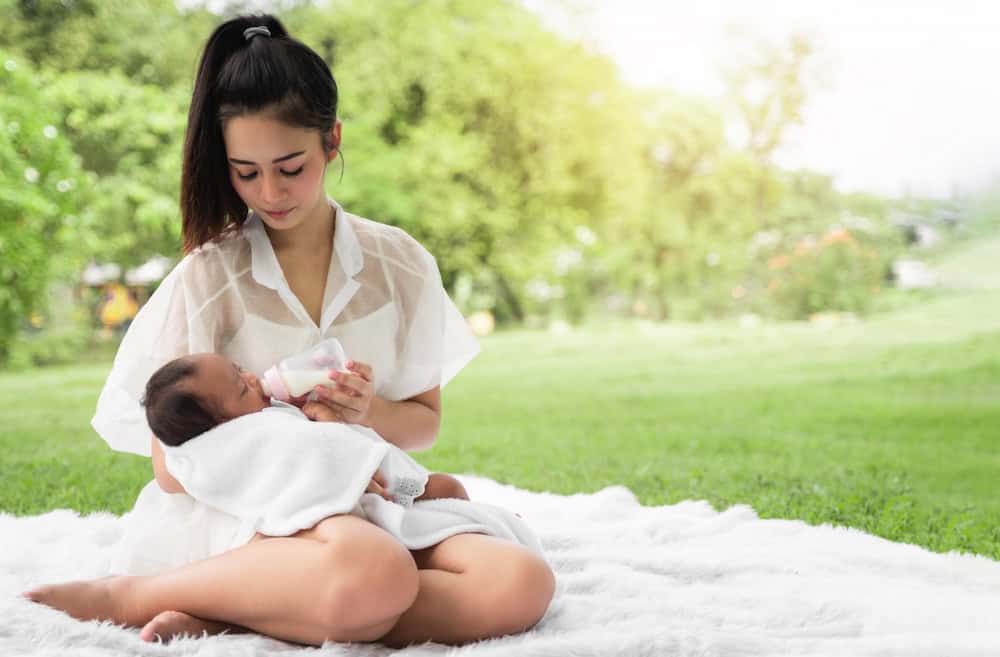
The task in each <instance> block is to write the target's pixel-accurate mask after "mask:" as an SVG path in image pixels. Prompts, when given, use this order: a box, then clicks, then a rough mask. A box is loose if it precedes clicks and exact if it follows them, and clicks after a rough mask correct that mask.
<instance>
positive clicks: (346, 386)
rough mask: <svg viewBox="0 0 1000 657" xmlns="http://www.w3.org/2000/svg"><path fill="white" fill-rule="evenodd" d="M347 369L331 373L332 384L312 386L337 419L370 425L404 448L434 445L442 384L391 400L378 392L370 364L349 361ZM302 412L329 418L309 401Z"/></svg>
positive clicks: (319, 399) (310, 416)
mask: <svg viewBox="0 0 1000 657" xmlns="http://www.w3.org/2000/svg"><path fill="white" fill-rule="evenodd" d="M347 369H348V371H346V372H338V371H334V372H330V380H331V381H332V382H333V384H332V385H329V386H323V385H319V386H316V387H315V388H313V391H314V392H315V393H316V401H317V402H319V403H321V404H323V405H325V406H327V407H328V408H329V409H330V410H331V411H333V413H334V415H335V418H334V421H337V422H347V423H351V424H362V425H364V426H366V427H371V428H372V429H374V430H375V431H376V432H377V433H378V434H379V435H380V436H382V437H383V438H385V439H386V440H388V441H389V442H390V443H392V444H393V445H395V446H396V447H399V448H400V449H404V450H420V449H427V448H428V447H430V446H431V445H433V444H434V439H435V438H437V434H438V429H439V428H440V427H441V386H435V387H433V388H431V389H430V390H427V391H425V392H422V393H420V394H419V395H414V396H413V397H410V398H409V399H403V400H400V401H389V400H388V399H383V398H382V397H379V396H378V395H376V394H375V386H374V384H373V383H372V381H374V376H373V374H372V368H371V366H370V365H368V364H367V363H360V362H358V361H348V362H347ZM302 412H304V413H305V414H306V416H307V417H309V419H311V420H325V419H326V418H325V417H320V416H319V415H318V414H317V413H316V411H315V406H310V405H309V404H307V405H306V406H303V407H302Z"/></svg>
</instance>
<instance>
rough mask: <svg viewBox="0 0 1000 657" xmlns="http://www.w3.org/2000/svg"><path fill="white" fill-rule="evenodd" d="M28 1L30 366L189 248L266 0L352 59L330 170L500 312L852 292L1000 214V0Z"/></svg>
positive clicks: (589, 315) (560, 317)
mask: <svg viewBox="0 0 1000 657" xmlns="http://www.w3.org/2000/svg"><path fill="white" fill-rule="evenodd" d="M0 4H2V5H3V7H4V16H6V17H7V27H6V28H5V29H4V30H3V32H2V34H0V49H2V61H3V70H2V73H0V80H2V82H0V84H2V86H0V93H2V99H0V102H2V106H0V121H2V125H0V139H2V141H0V148H2V149H3V150H2V159H0V167H2V180H3V183H2V185H3V187H2V191H0V212H2V227H0V248H2V253H3V258H2V264H0V286H2V287H0V363H4V364H5V365H6V366H8V367H26V366H31V365H43V364H47V363H53V362H59V361H63V360H66V359H71V358H73V357H75V355H76V354H79V353H80V352H81V351H82V350H84V348H85V347H86V346H87V345H92V344H93V343H95V341H96V342H101V341H103V342H108V341H113V340H114V339H115V338H116V337H117V336H118V335H120V333H121V331H122V330H123V329H124V328H125V327H127V325H128V321H129V319H130V318H131V317H132V316H133V315H134V314H135V312H136V310H137V308H138V307H140V306H141V304H142V303H143V301H144V300H145V299H146V298H147V297H148V295H149V293H150V292H151V291H152V289H154V288H155V286H156V284H157V283H158V281H159V280H160V279H161V278H162V277H163V276H164V275H165V273H166V272H167V271H169V268H170V267H171V265H172V264H173V263H174V262H175V261H176V260H177V259H178V257H179V244H180V242H179V225H180V224H179V217H178V207H177V196H178V181H179V161H180V160H179V157H180V150H181V143H182V140H183V134H184V126H185V112H186V106H187V103H188V100H189V93H190V87H191V83H192V78H193V72H194V67H195V64H196V56H197V54H198V52H199V49H200V46H201V44H202V43H203V41H204V39H205V38H206V35H207V34H209V33H210V31H211V29H212V28H213V26H214V25H215V24H217V23H218V22H219V21H220V20H221V19H222V17H223V16H227V15H231V14H234V13H238V12H243V11H248V10H249V11H253V10H274V11H278V12H280V15H281V18H282V19H283V20H284V21H285V22H286V23H287V24H288V27H289V29H290V30H291V31H292V33H293V34H295V35H297V36H298V37H300V38H301V39H302V40H304V41H305V42H306V43H309V44H310V45H312V46H313V47H314V48H315V49H317V50H318V51H319V52H320V53H322V54H323V55H324V57H325V58H326V59H327V60H328V61H329V63H330V64H331V65H332V68H333V70H334V74H335V76H336V77H337V79H338V82H339V84H340V87H341V89H342V100H341V108H342V109H341V115H342V117H343V121H344V135H345V141H344V152H345V155H346V161H347V167H346V171H345V174H344V177H343V179H342V180H340V179H339V177H338V176H337V175H331V176H329V177H328V181H327V182H328V190H329V192H330V193H331V194H332V195H333V196H334V197H336V198H337V199H338V200H339V201H340V202H341V203H343V204H344V205H345V206H346V207H347V208H349V209H350V210H351V211H352V212H355V213H357V214H360V215H362V216H367V217H372V218H375V219H378V220H380V221H384V222H388V223H392V224H396V225H399V226H401V227H403V228H404V229H406V230H407V231H409V232H410V233H411V234H413V235H414V236H416V237H417V238H418V239H420V240H421V241H422V242H424V243H425V244H426V245H427V246H428V248H429V249H430V250H431V251H432V252H433V253H434V254H436V256H437V258H438V262H439V264H440V266H441V269H442V274H443V276H444V280H445V283H446V286H447V287H448V288H449V290H450V291H451V293H452V295H453V297H454V298H455V300H456V302H457V303H458V304H459V306H460V307H461V308H462V310H463V311H464V312H465V313H466V314H467V315H468V316H469V317H470V319H471V321H472V322H473V323H474V326H475V327H476V330H477V331H479V332H481V333H486V332H489V331H490V330H492V329H493V328H494V327H497V326H499V327H504V326H510V325H524V326H530V327H546V326H557V327H560V326H572V325H576V324H580V323H581V322H584V321H586V320H588V319H600V318H602V317H605V316H609V315H611V316H616V317H638V318H646V319H649V320H653V321H677V320H680V321H692V320H693V321H699V320H705V319H712V318H724V317H732V318H738V319H740V320H741V321H743V322H750V323H754V322H758V321H766V320H768V319H798V320H813V321H817V320H819V321H831V320H832V321H837V320H842V319H844V318H845V317H846V318H848V319H853V318H856V317H859V316H864V315H867V314H870V313H873V312H879V311H880V310H884V309H886V308H888V307H891V306H893V305H894V304H897V303H901V302H904V300H903V299H901V297H900V295H899V294H898V292H900V291H904V292H905V291H912V290H915V289H918V290H928V289H934V288H936V287H940V286H942V285H945V284H947V283H948V282H949V281H947V280H942V279H941V277H940V275H939V273H938V272H935V271H933V270H932V268H931V267H929V265H928V263H927V262H926V257H925V256H928V255H930V254H931V253H933V252H935V251H938V250H941V249H945V248H948V245H950V244H952V243H955V242H959V241H969V240H977V239H980V238H981V237H982V236H984V235H987V234H990V233H991V232H992V231H994V230H996V229H997V227H998V224H1000V200H998V199H1000V129H998V128H997V127H996V125H995V121H996V119H995V117H996V116H1000V88H998V87H997V86H996V85H993V84H990V83H989V82H988V81H989V80H990V78H991V71H990V67H991V66H992V64H991V62H995V61H997V58H998V56H1000V45H998V44H1000V40H998V39H996V38H995V37H996V34H997V31H998V28H1000V10H997V9H995V8H994V7H993V5H991V4H989V3H985V2H981V3H976V2H966V3H964V5H965V6H963V7H962V9H963V11H958V10H957V9H958V8H957V6H956V5H953V4H951V3H949V4H948V5H947V6H945V5H941V4H940V3H924V4H921V3H905V5H906V6H905V7H903V6H902V5H901V4H900V3H899V2H895V1H891V2H890V1H882V2H856V3H851V2H847V3H837V6H836V8H834V7H833V5H831V4H828V3H801V2H746V3H737V2H723V1H720V0H717V1H714V2H700V3H697V6H690V3H682V2H643V1H639V0H629V1H627V2H611V1H599V0H548V1H546V0H525V1H524V2H516V1H514V0H511V1H507V2H502V1H485V0H484V1H476V2H461V1H451V2H444V1H432V2H420V3H413V2H381V3H369V2H348V1H331V2H314V3H309V2H279V3H274V2H272V3H261V2H257V3H238V2H229V3H218V2H209V3H207V5H206V3H199V2H194V1H193V0H184V1H183V2H172V1H170V0H162V1H153V2H138V3H135V2H124V1H122V2H114V1H112V2H97V1H96V0H2V3H0ZM959 4H963V3H959ZM903 296H904V297H912V296H914V295H903Z"/></svg>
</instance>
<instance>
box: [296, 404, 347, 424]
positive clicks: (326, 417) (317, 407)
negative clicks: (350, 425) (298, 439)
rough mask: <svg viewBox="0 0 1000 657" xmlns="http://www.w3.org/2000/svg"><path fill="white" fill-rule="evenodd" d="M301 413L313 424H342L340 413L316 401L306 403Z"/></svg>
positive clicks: (342, 419)
mask: <svg viewBox="0 0 1000 657" xmlns="http://www.w3.org/2000/svg"><path fill="white" fill-rule="evenodd" d="M302 412H303V413H305V416H306V417H307V418H309V419H310V420H312V421H313V422H343V421H344V418H343V415H342V414H341V413H339V412H338V411H337V409H336V408H333V407H331V406H329V405H327V404H324V403H322V402H318V401H308V402H306V403H305V405H303V406H302Z"/></svg>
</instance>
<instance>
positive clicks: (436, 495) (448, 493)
mask: <svg viewBox="0 0 1000 657" xmlns="http://www.w3.org/2000/svg"><path fill="white" fill-rule="evenodd" d="M449 498H457V499H460V500H467V499H469V493H467V492H466V490H465V486H463V485H462V482H460V481H459V480H458V479H456V478H455V477H452V476H451V475H448V474H444V473H443V472H435V473H433V474H431V475H430V476H429V477H427V485H426V486H424V494H423V495H421V496H420V497H418V498H417V499H418V500H439V499H449Z"/></svg>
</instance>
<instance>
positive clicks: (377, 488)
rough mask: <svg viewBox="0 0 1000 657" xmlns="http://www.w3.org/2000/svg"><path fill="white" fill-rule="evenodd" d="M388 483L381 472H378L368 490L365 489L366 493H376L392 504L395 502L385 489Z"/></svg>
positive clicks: (369, 483)
mask: <svg viewBox="0 0 1000 657" xmlns="http://www.w3.org/2000/svg"><path fill="white" fill-rule="evenodd" d="M385 487H386V481H385V477H383V476H382V473H381V472H376V473H375V475H374V476H373V477H372V480H371V481H370V482H368V488H366V489H365V492H366V493H375V494H376V495H381V496H382V497H383V498H385V499H387V500H389V501H390V502H395V500H394V499H393V498H392V495H390V494H389V491H387V490H386V489H385Z"/></svg>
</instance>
